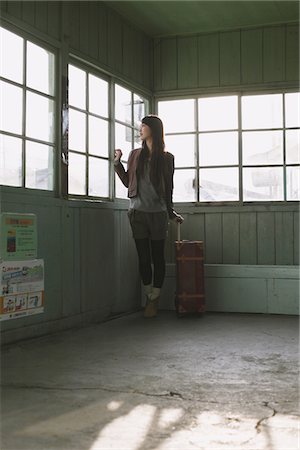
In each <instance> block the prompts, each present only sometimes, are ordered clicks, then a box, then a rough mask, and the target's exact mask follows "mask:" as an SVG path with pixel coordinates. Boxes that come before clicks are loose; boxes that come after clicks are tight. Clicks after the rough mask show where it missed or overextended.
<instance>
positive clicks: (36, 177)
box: [25, 141, 53, 190]
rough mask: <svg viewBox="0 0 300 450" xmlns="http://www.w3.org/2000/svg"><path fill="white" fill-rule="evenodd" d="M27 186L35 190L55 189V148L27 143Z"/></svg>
mask: <svg viewBox="0 0 300 450" xmlns="http://www.w3.org/2000/svg"><path fill="white" fill-rule="evenodd" d="M25 186H26V187H28V188H35V189H47V190H52V189H53V147H50V146H48V145H43V144H38V143H35V142H30V141H27V142H26V177H25Z"/></svg>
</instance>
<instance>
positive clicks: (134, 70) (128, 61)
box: [123, 23, 143, 81]
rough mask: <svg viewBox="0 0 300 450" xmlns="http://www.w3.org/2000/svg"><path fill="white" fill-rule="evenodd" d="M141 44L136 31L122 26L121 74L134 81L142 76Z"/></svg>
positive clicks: (127, 26)
mask: <svg viewBox="0 0 300 450" xmlns="http://www.w3.org/2000/svg"><path fill="white" fill-rule="evenodd" d="M142 49H143V42H142V39H141V38H140V37H139V36H138V33H137V31H136V30H135V29H134V28H132V27H131V26H129V25H128V24H126V23H124V24H123V73H124V74H125V75H127V76H128V77H130V78H132V79H133V80H136V81H141V79H142V76H143V54H142V53H143V52H142Z"/></svg>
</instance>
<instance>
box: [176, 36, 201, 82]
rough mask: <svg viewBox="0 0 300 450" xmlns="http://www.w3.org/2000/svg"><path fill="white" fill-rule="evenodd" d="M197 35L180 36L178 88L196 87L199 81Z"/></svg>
mask: <svg viewBox="0 0 300 450" xmlns="http://www.w3.org/2000/svg"><path fill="white" fill-rule="evenodd" d="M197 53H198V51H197V37H194V36H193V37H179V38H178V88H179V89H180V88H191V87H196V86H197V82H198V54H197Z"/></svg>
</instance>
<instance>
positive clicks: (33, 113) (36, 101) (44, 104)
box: [26, 91, 54, 142]
mask: <svg viewBox="0 0 300 450" xmlns="http://www.w3.org/2000/svg"><path fill="white" fill-rule="evenodd" d="M26 135H27V136H30V137H34V138H36V139H41V140H43V141H49V142H53V141H54V101H53V100H48V99H47V98H46V97H43V96H41V95H38V94H33V93H32V92H28V91H27V103H26Z"/></svg>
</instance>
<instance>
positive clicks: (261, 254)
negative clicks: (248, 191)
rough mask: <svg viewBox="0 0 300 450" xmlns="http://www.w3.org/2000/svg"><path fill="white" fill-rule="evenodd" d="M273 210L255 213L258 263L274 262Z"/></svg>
mask: <svg viewBox="0 0 300 450" xmlns="http://www.w3.org/2000/svg"><path fill="white" fill-rule="evenodd" d="M274 222H275V221H274V213H273V212H258V213H257V250H258V258H257V259H258V260H257V263H258V264H275V223H274Z"/></svg>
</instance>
